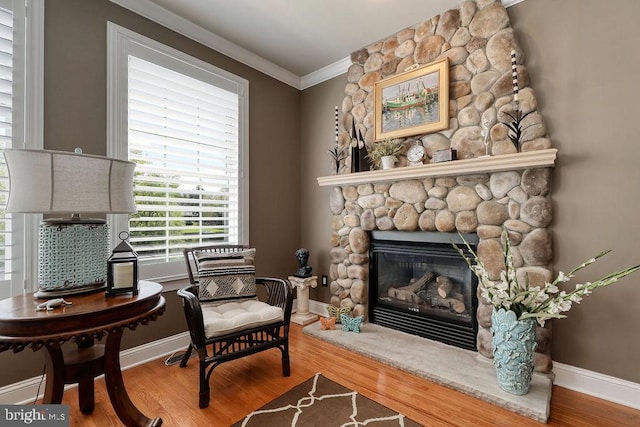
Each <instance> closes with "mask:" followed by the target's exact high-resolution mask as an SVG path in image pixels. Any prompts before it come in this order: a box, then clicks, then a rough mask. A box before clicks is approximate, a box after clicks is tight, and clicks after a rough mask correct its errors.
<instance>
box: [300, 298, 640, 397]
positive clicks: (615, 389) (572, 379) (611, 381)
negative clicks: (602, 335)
mask: <svg viewBox="0 0 640 427" xmlns="http://www.w3.org/2000/svg"><path fill="white" fill-rule="evenodd" d="M328 305H329V304H326V303H323V302H320V301H314V300H309V311H310V312H311V313H314V314H319V315H320V316H327V315H328V311H327V308H326V307H327V306H328ZM553 373H554V374H555V375H556V377H555V380H554V382H553V383H554V384H555V385H557V386H560V387H564V388H568V389H569V390H574V391H577V392H580V393H584V394H588V395H591V396H595V397H598V398H600V399H604V400H608V401H610V402H614V403H619V404H621V405H625V406H629V407H631V408H634V409H640V384H637V383H633V382H631V381H626V380H623V379H620V378H616V377H611V376H608V375H603V374H600V373H598V372H593V371H588V370H586V369H582V368H577V367H575V366H571V365H565V364H564V363H559V362H553Z"/></svg>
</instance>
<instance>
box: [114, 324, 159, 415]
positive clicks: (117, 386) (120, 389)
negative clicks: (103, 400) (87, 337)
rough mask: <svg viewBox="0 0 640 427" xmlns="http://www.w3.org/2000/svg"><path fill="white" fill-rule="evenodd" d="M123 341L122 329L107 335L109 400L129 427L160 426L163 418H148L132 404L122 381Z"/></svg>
mask: <svg viewBox="0 0 640 427" xmlns="http://www.w3.org/2000/svg"><path fill="white" fill-rule="evenodd" d="M121 340H122V329H120V328H118V330H117V331H114V330H112V331H110V332H109V333H108V334H107V341H106V343H105V353H104V371H105V372H104V376H105V382H106V385H107V391H108V392H109V399H111V404H112V405H113V409H114V410H115V411H116V414H117V415H118V417H119V418H120V421H122V423H123V424H124V425H126V426H127V427H129V426H160V425H162V418H154V419H151V418H147V417H146V416H145V415H144V414H143V413H142V412H140V411H139V410H138V408H136V406H135V405H134V404H133V402H131V399H130V398H129V394H128V393H127V390H126V388H125V386H124V381H123V380H122V371H121V370H120V341H121Z"/></svg>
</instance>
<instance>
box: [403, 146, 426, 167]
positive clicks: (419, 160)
mask: <svg viewBox="0 0 640 427" xmlns="http://www.w3.org/2000/svg"><path fill="white" fill-rule="evenodd" d="M407 160H409V165H410V166H417V165H421V164H423V160H424V146H423V145H422V142H421V141H420V140H416V142H414V143H413V145H412V146H411V147H409V150H407Z"/></svg>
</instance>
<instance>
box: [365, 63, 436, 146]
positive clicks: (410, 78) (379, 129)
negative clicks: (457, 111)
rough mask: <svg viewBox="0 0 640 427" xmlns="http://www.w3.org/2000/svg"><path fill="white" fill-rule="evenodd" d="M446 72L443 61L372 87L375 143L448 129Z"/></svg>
mask: <svg viewBox="0 0 640 427" xmlns="http://www.w3.org/2000/svg"><path fill="white" fill-rule="evenodd" d="M448 71H449V67H448V60H443V61H438V62H437V63H434V64H430V65H427V66H424V67H421V68H419V69H417V70H412V71H409V72H405V73H402V74H400V75H397V76H394V77H391V78H389V79H385V80H382V81H380V82H378V83H376V87H375V96H376V100H375V107H376V112H375V113H376V140H378V139H381V138H387V137H398V136H406V135H415V134H418V133H423V132H424V130H430V129H435V128H439V129H438V130H440V129H443V128H446V127H448V124H449V123H448V122H449V118H448V111H449V105H448V99H449V73H448ZM441 100H446V101H441ZM443 126H444V127H443Z"/></svg>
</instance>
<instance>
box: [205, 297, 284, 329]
mask: <svg viewBox="0 0 640 427" xmlns="http://www.w3.org/2000/svg"><path fill="white" fill-rule="evenodd" d="M202 319H203V321H204V334H205V336H206V337H207V338H214V337H219V336H221V335H226V334H230V333H233V332H238V331H241V330H243V329H250V328H257V327H259V326H263V325H268V324H270V323H274V322H278V321H281V320H283V319H284V311H283V310H282V309H281V308H280V307H274V306H272V305H269V304H267V303H265V302H262V301H258V300H246V301H242V302H236V301H234V302H228V303H224V304H204V305H203V306H202Z"/></svg>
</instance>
